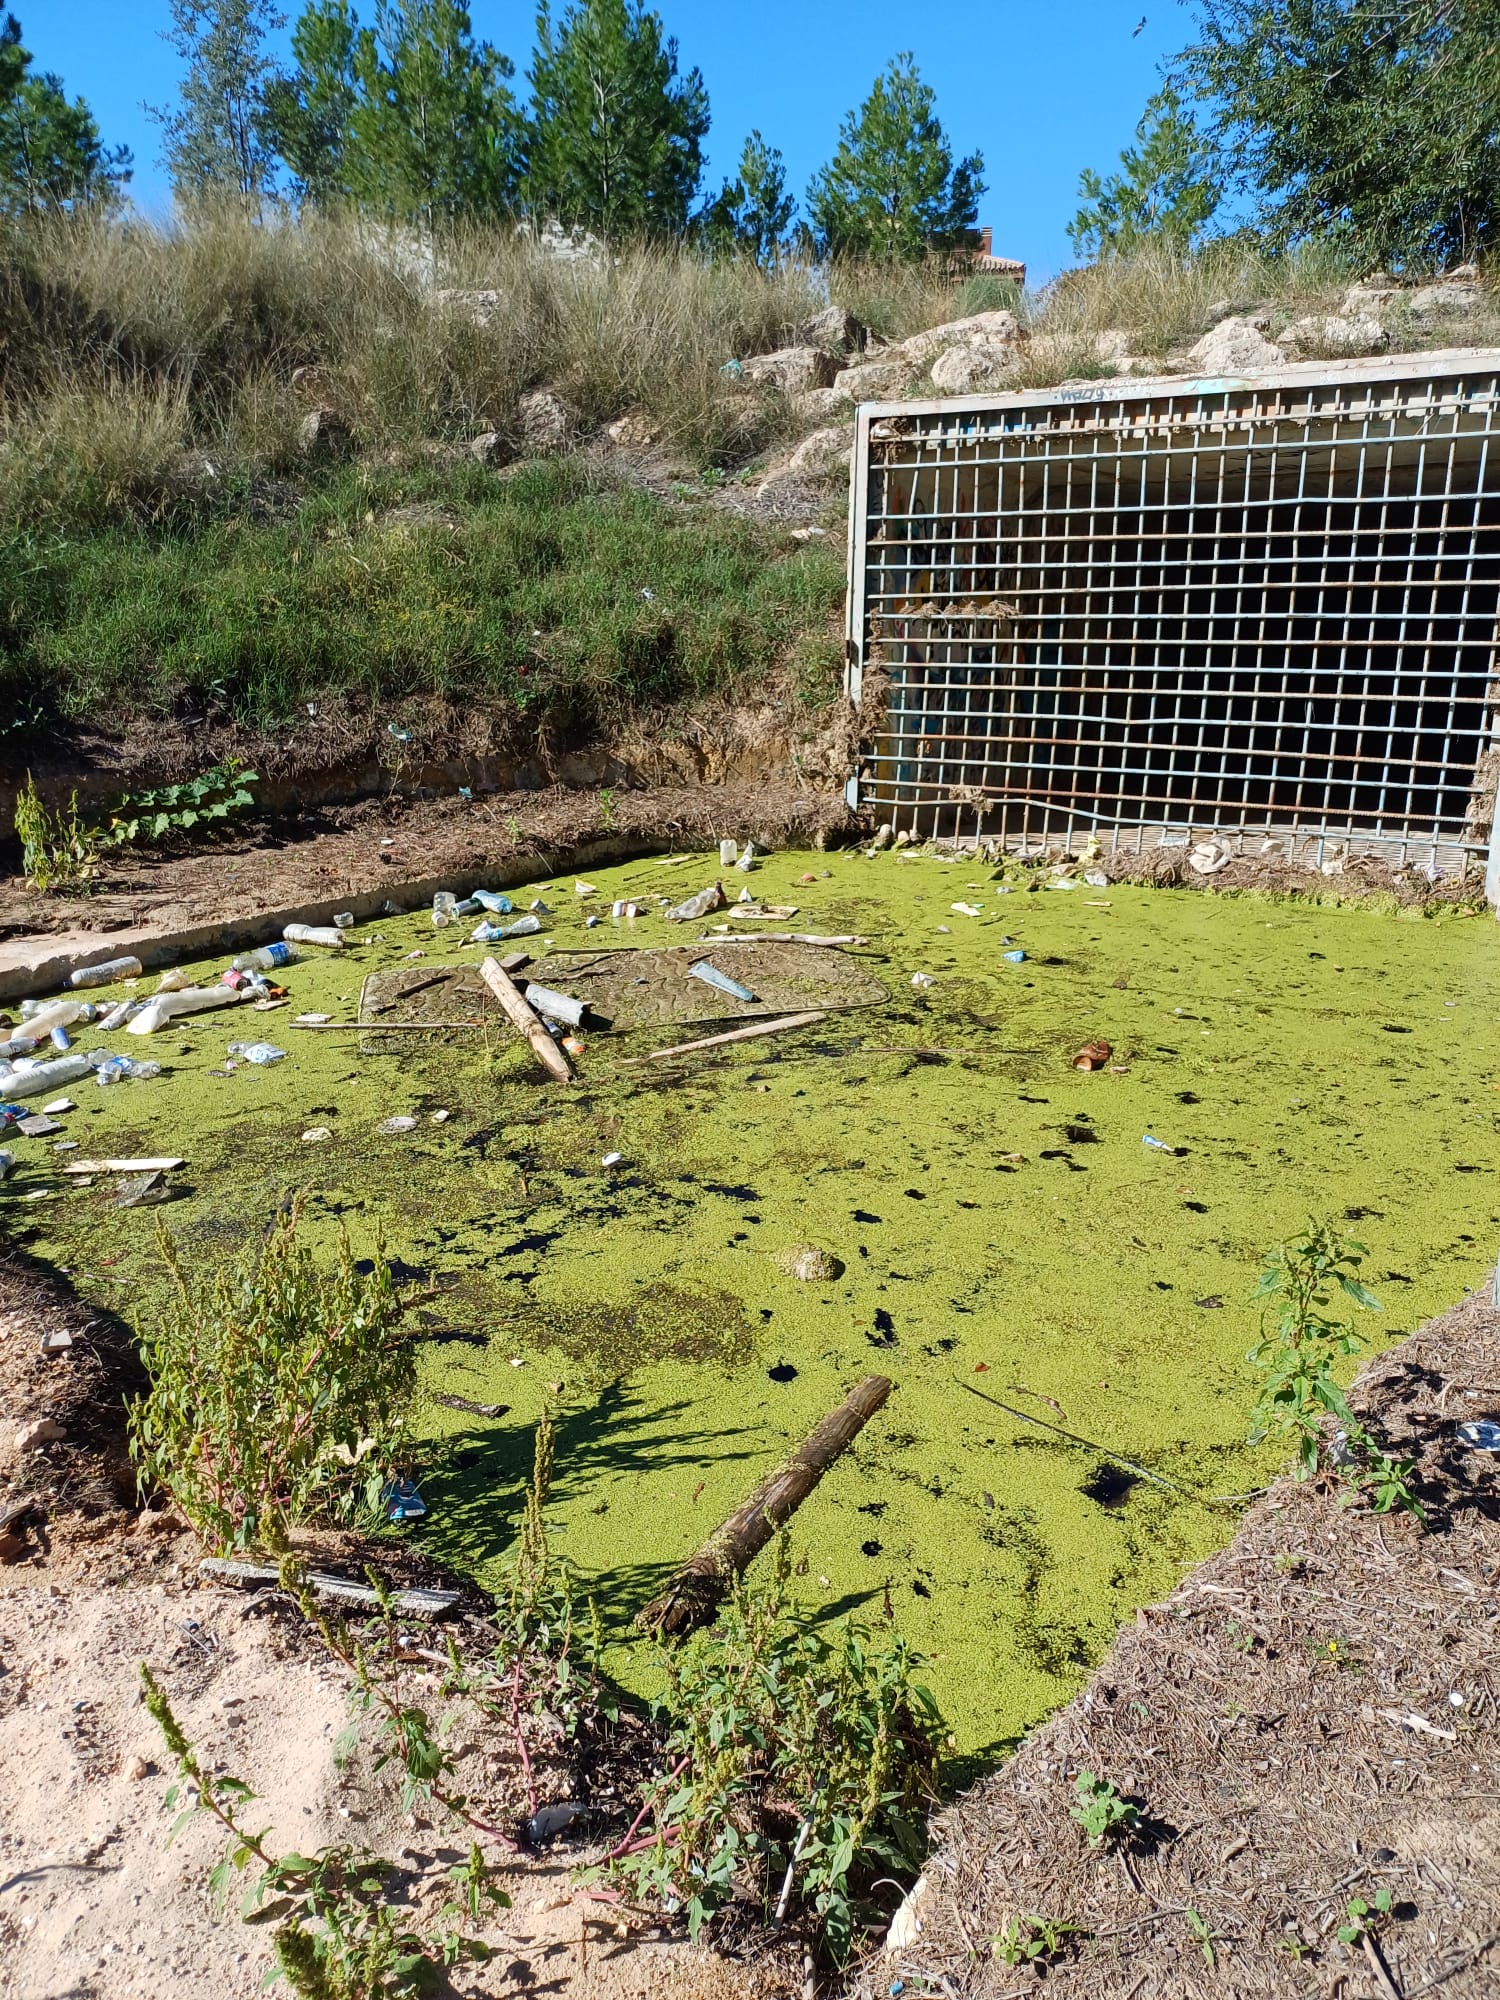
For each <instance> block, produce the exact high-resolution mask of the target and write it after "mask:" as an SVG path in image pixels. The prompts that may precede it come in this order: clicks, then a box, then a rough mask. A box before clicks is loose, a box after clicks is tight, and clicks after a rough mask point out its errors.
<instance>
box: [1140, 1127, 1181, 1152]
mask: <svg viewBox="0 0 1500 2000" xmlns="http://www.w3.org/2000/svg"><path fill="white" fill-rule="evenodd" d="M1141 1144H1142V1145H1143V1146H1149V1147H1150V1148H1151V1151H1152V1152H1153V1153H1175V1152H1176V1151H1177V1148H1176V1147H1175V1146H1169V1145H1168V1144H1167V1142H1166V1140H1165V1139H1153V1138H1152V1136H1151V1134H1150V1133H1149V1132H1143V1133H1142V1134H1141Z"/></svg>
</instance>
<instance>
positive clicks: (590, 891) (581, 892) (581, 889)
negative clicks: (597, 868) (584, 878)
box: [573, 879, 598, 896]
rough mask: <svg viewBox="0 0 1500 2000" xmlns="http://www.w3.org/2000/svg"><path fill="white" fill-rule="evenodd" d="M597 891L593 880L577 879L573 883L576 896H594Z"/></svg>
mask: <svg viewBox="0 0 1500 2000" xmlns="http://www.w3.org/2000/svg"><path fill="white" fill-rule="evenodd" d="M597 893H598V892H597V891H596V889H595V888H594V885H593V883H592V882H580V881H577V880H576V879H575V881H574V883H573V894H574V895H575V896H593V895H596V894H597Z"/></svg>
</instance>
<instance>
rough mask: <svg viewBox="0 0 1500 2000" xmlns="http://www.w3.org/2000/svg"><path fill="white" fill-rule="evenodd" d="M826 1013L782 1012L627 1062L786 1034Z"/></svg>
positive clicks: (819, 1019)
mask: <svg viewBox="0 0 1500 2000" xmlns="http://www.w3.org/2000/svg"><path fill="white" fill-rule="evenodd" d="M827 1019H828V1016H827V1014H826V1013H817V1014H782V1015H781V1016H780V1017H779V1018H778V1019H776V1020H774V1021H752V1022H751V1023H750V1025H749V1027H747V1028H731V1029H730V1030H729V1032H728V1033H727V1034H723V1035H705V1036H704V1037H703V1039H702V1040H701V1041H697V1042H678V1043H677V1044H676V1046H675V1047H673V1048H670V1049H653V1050H652V1051H651V1053H650V1055H649V1056H626V1057H624V1058H623V1060H624V1061H625V1062H627V1063H643V1062H660V1061H661V1060H662V1058H663V1057H664V1056H686V1055H691V1054H692V1053H693V1051H694V1050H695V1049H722V1048H724V1047H725V1046H726V1045H727V1044H728V1043H730V1042H753V1041H755V1040H756V1039H757V1037H759V1036H761V1035H781V1034H785V1033H786V1031H787V1030H788V1029H789V1028H807V1027H810V1026H811V1025H812V1023H813V1022H814V1021H826V1020H827Z"/></svg>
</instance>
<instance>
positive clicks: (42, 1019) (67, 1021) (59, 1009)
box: [14, 1000, 83, 1044]
mask: <svg viewBox="0 0 1500 2000" xmlns="http://www.w3.org/2000/svg"><path fill="white" fill-rule="evenodd" d="M82 1012H83V1002H82V1001H81V1000H51V1001H48V1002H47V1004H46V1005H45V1006H42V1007H38V1008H37V1009H36V1011H35V1012H34V1013H32V1014H29V1015H27V1016H26V1019H25V1022H24V1024H23V1025H22V1027H21V1028H19V1029H18V1030H17V1032H16V1035H15V1037H14V1039H15V1040H16V1041H18V1042H31V1043H33V1044H35V1043H37V1042H45V1041H46V1039H47V1037H48V1036H49V1035H50V1034H51V1033H52V1030H53V1029H54V1028H71V1027H72V1025H73V1023H74V1022H75V1021H76V1020H77V1019H78V1017H79V1015H80V1014H81V1013H82Z"/></svg>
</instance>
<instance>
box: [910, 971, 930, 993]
mask: <svg viewBox="0 0 1500 2000" xmlns="http://www.w3.org/2000/svg"><path fill="white" fill-rule="evenodd" d="M911 983H912V985H913V986H915V987H916V989H917V991H918V992H919V993H925V992H926V991H927V989H928V987H929V986H930V985H931V984H932V974H931V973H930V972H914V973H913V974H912V976H911Z"/></svg>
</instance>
